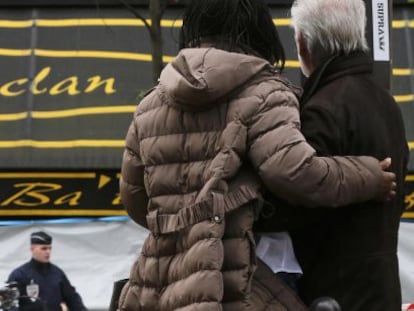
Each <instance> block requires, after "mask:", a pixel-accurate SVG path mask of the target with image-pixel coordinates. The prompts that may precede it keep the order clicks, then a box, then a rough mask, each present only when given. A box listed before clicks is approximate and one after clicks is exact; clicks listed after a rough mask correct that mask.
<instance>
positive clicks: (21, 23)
mask: <svg viewBox="0 0 414 311" xmlns="http://www.w3.org/2000/svg"><path fill="white" fill-rule="evenodd" d="M147 22H148V23H149V24H151V20H150V19H147ZM273 22H274V24H275V25H276V26H290V25H291V19H290V18H274V19H273ZM33 25H36V26H37V27H85V26H86V27H88V26H100V27H105V26H121V27H122V26H127V27H143V26H144V23H143V21H142V20H140V19H138V18H67V19H37V20H0V28H29V27H32V26H33ZM161 26H162V27H174V28H178V27H181V26H182V20H181V19H177V20H173V19H163V20H161ZM405 27H409V28H414V21H413V20H393V21H392V28H405Z"/></svg>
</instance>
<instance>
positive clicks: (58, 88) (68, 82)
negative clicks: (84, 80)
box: [49, 76, 80, 95]
mask: <svg viewBox="0 0 414 311" xmlns="http://www.w3.org/2000/svg"><path fill="white" fill-rule="evenodd" d="M77 86H78V78H77V77H75V76H72V77H69V78H66V79H65V80H62V81H60V82H59V83H57V84H55V85H54V86H53V87H52V88H51V89H50V92H49V93H50V95H59V94H61V93H64V92H68V94H69V95H77V94H80V91H79V90H78V89H77V88H76V87H77Z"/></svg>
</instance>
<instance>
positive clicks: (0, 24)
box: [0, 20, 34, 28]
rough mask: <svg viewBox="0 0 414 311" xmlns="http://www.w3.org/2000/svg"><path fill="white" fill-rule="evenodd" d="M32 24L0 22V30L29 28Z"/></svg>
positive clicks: (29, 21)
mask: <svg viewBox="0 0 414 311" xmlns="http://www.w3.org/2000/svg"><path fill="white" fill-rule="evenodd" d="M33 24H34V21H33V20H26V21H23V20H20V21H13V20H0V28H29V27H32V25H33Z"/></svg>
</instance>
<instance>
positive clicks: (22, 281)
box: [7, 268, 29, 295]
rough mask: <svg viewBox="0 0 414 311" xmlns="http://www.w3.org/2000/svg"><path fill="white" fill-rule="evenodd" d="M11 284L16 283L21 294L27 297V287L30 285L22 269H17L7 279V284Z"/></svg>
mask: <svg viewBox="0 0 414 311" xmlns="http://www.w3.org/2000/svg"><path fill="white" fill-rule="evenodd" d="M11 282H16V283H17V288H18V289H19V292H20V294H21V295H26V285H27V284H29V281H28V280H27V277H26V276H25V274H24V272H23V271H22V268H16V269H14V270H13V271H12V272H11V273H10V275H9V277H8V279H7V283H11Z"/></svg>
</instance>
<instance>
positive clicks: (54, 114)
mask: <svg viewBox="0 0 414 311" xmlns="http://www.w3.org/2000/svg"><path fill="white" fill-rule="evenodd" d="M136 108H137V107H136V106H112V107H89V108H77V109H67V110H56V111H33V112H32V117H33V119H54V118H67V117H75V116H84V115H92V114H93V115H96V114H112V113H131V112H134V111H135V110H136ZM0 117H1V115H0Z"/></svg>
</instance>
